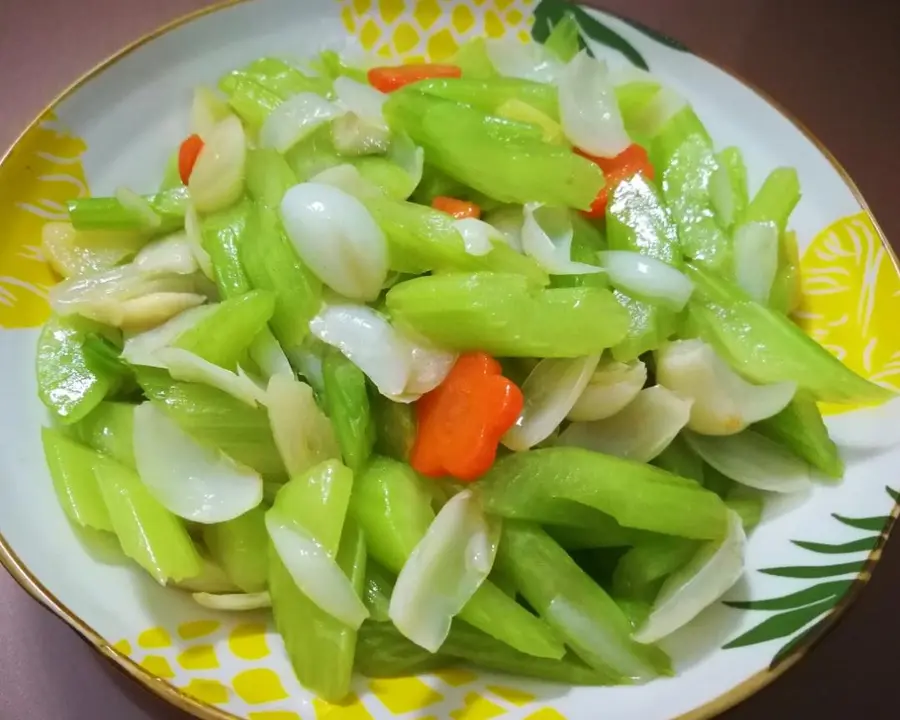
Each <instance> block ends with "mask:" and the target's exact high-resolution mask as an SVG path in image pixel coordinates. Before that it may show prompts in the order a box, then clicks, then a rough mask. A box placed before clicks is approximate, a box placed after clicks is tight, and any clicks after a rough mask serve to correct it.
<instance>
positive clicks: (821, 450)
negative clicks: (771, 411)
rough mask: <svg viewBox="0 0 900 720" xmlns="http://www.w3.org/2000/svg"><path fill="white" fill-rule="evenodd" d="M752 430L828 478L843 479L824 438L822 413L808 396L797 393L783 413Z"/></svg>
mask: <svg viewBox="0 0 900 720" xmlns="http://www.w3.org/2000/svg"><path fill="white" fill-rule="evenodd" d="M753 429H754V430H756V431H757V432H759V433H761V434H763V435H765V436H766V437H767V438H769V439H770V440H774V441H775V442H777V443H779V444H781V445H783V446H784V447H786V448H787V449H788V450H790V451H792V452H793V453H794V454H795V455H797V456H798V457H801V458H803V459H804V460H806V462H808V463H809V464H810V465H812V466H813V467H816V468H818V469H819V470H821V471H822V472H823V473H825V474H826V475H827V476H828V477H832V478H841V477H843V476H844V461H843V460H841V456H840V454H839V453H838V449H837V446H836V445H835V444H834V442H832V440H831V438H830V437H828V429H827V428H826V427H825V423H824V421H823V420H822V413H820V412H819V408H818V406H817V405H816V401H815V399H814V398H813V397H811V396H810V395H809V394H807V393H803V392H800V393H797V394H796V395H795V396H794V399H793V400H792V401H791V403H790V404H789V405H788V406H787V407H786V408H785V409H784V410H782V411H781V412H780V413H778V414H777V415H775V416H773V417H770V418H766V419H765V420H763V421H762V422H759V423H756V424H755V425H754V426H753Z"/></svg>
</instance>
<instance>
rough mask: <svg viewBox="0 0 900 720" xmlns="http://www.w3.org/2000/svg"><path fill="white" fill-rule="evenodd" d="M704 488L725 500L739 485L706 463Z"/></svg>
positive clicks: (704, 467)
mask: <svg viewBox="0 0 900 720" xmlns="http://www.w3.org/2000/svg"><path fill="white" fill-rule="evenodd" d="M703 487H705V488H706V489H707V490H709V491H710V492H714V493H715V494H716V495H718V496H719V497H720V498H722V499H723V500H724V499H725V498H726V497H727V496H728V495H729V494H730V493H731V491H732V490H734V489H735V488H736V487H737V483H736V482H735V481H734V480H732V479H731V478H730V477H727V476H725V475H723V474H722V473H721V472H719V471H718V470H716V469H715V468H714V467H713V466H712V465H708V464H707V463H706V461H704V463H703Z"/></svg>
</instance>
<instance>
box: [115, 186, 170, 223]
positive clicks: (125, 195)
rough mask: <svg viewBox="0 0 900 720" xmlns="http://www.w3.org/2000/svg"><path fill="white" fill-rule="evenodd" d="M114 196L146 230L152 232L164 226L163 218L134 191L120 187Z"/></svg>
mask: <svg viewBox="0 0 900 720" xmlns="http://www.w3.org/2000/svg"><path fill="white" fill-rule="evenodd" d="M114 195H115V197H116V200H118V201H119V204H120V205H121V206H122V207H123V208H125V209H126V210H127V211H128V212H129V213H131V214H132V215H134V216H135V217H136V218H137V219H138V220H140V222H141V225H143V226H144V227H145V228H148V229H151V230H152V229H153V228H158V227H159V226H160V225H161V224H162V218H161V217H160V216H159V213H157V212H156V210H154V209H153V207H152V206H151V205H150V203H148V202H147V201H146V200H145V199H144V198H143V197H141V196H140V195H138V194H137V193H136V192H135V191H134V190H131V189H130V188H127V187H125V186H124V185H120V186H119V187H117V188H116V190H115V193H114Z"/></svg>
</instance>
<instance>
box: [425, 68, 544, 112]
mask: <svg viewBox="0 0 900 720" xmlns="http://www.w3.org/2000/svg"><path fill="white" fill-rule="evenodd" d="M410 89H411V90H416V91H417V92H420V93H425V94H427V95H434V96H435V97H439V98H443V99H444V100H453V101H454V102H458V103H465V104H467V105H473V106H475V107H477V108H479V109H480V110H483V111H485V112H488V113H491V112H496V111H497V109H498V108H499V107H500V106H501V105H503V104H505V103H507V102H509V101H510V100H518V101H519V102H523V103H525V104H527V105H530V106H531V107H533V108H535V109H537V110H540V111H541V112H542V113H544V114H545V115H547V116H548V117H549V118H550V119H552V120H559V101H558V100H557V96H556V88H555V87H554V86H553V85H547V84H544V83H538V82H534V81H532V80H520V79H518V78H505V77H497V78H491V79H486V80H473V79H471V78H469V77H462V78H434V79H431V80H422V81H420V82H417V83H415V84H414V85H410Z"/></svg>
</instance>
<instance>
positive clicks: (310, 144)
mask: <svg viewBox="0 0 900 720" xmlns="http://www.w3.org/2000/svg"><path fill="white" fill-rule="evenodd" d="M285 160H287V162H288V165H289V166H290V168H291V170H293V172H294V173H295V174H296V176H297V179H298V180H299V181H300V182H307V181H308V180H310V179H312V178H313V177H315V176H316V175H318V174H319V173H320V172H322V171H323V170H327V169H328V168H332V167H335V166H336V165H342V164H344V163H346V162H347V158H344V157H341V156H340V155H339V154H338V152H337V150H335V149H334V142H333V141H332V139H331V128H330V126H324V127H321V128H319V129H317V130H315V131H313V132H312V133H311V134H310V135H308V136H307V137H305V138H304V139H303V140H301V141H300V142H299V143H297V144H296V145H294V147H292V148H291V149H290V150H288V152H287V154H286V155H285Z"/></svg>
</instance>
